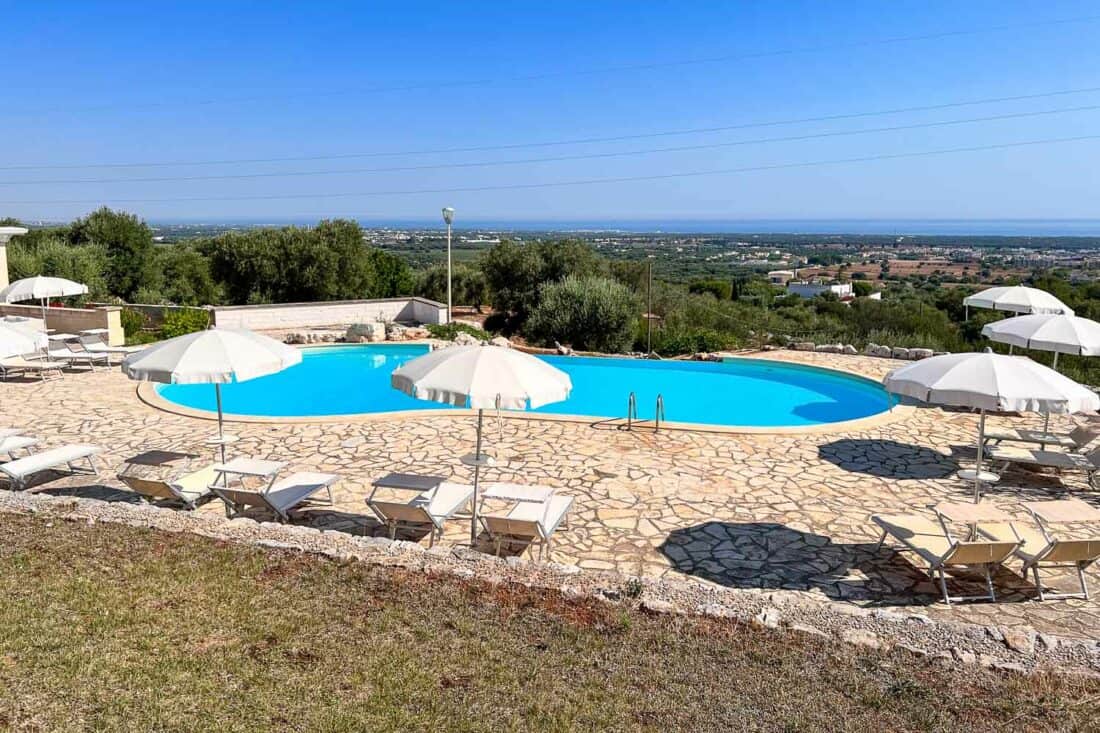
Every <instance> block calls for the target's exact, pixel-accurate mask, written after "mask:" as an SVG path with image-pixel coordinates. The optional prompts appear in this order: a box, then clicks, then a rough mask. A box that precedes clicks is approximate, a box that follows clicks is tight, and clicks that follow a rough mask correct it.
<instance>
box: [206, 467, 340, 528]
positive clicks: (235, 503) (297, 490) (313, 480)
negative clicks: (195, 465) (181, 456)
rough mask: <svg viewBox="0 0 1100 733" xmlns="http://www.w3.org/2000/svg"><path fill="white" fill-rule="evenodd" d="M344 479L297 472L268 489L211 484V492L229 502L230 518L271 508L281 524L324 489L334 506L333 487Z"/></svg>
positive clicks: (227, 507) (324, 474)
mask: <svg viewBox="0 0 1100 733" xmlns="http://www.w3.org/2000/svg"><path fill="white" fill-rule="evenodd" d="M339 479H340V477H339V476H337V475H336V474H332V473H310V472H302V473H295V474H291V475H290V476H287V477H286V478H283V479H278V480H276V481H275V482H274V483H272V484H271V485H270V486H268V487H267V488H264V489H250V488H247V487H245V486H244V485H242V484H233V485H229V486H221V485H217V484H214V483H211V484H210V486H209V489H210V490H211V491H212V492H214V494H215V495H216V496H217V497H218V498H219V499H221V500H222V501H223V502H225V514H226V516H227V517H230V518H232V517H235V516H237V515H238V514H240V513H241V512H243V511H244V510H246V509H247V508H248V507H261V508H264V509H269V510H270V511H271V512H273V513H274V514H275V516H276V517H277V518H278V519H279V521H282V522H286V521H289V520H290V511H291V510H292V509H294V508H295V507H296V506H298V505H299V504H301V503H302V502H303V501H305V500H306V499H308V498H309V497H311V496H313V495H314V494H316V493H317V492H318V491H321V490H322V489H324V490H327V491H328V503H329V504H332V503H333V499H332V485H333V484H334V483H336V482H337V481H338V480H339Z"/></svg>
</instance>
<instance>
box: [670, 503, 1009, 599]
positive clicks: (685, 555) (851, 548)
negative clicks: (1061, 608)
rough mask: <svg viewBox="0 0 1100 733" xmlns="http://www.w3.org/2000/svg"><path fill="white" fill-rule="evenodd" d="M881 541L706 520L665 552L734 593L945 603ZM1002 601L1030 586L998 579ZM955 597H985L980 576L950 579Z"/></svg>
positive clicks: (678, 565) (675, 563)
mask: <svg viewBox="0 0 1100 733" xmlns="http://www.w3.org/2000/svg"><path fill="white" fill-rule="evenodd" d="M877 547H878V543H877V542H867V543H851V544H844V543H836V542H833V541H832V540H831V539H830V538H828V537H824V536H822V535H819V534H813V533H811V532H802V531H799V530H796V529H792V528H790V527H787V526H786V525H782V524H775V523H769V522H748V523H742V524H736V523H731V522H718V521H714V522H706V523H704V524H698V525H695V526H693V527H687V528H685V529H678V530H675V531H673V532H671V533H669V535H668V537H667V538H666V539H665V541H664V542H663V543H661V545H660V546H659V547H658V550H660V551H661V553H662V554H663V555H664V556H665V557H666V558H668V559H669V561H670V562H671V564H672V567H673V568H674V569H676V570H678V571H680V572H681V573H684V574H686V575H691V576H694V577H696V578H701V579H704V580H707V581H710V582H712V583H718V584H720V585H725V586H728V587H731V588H763V589H775V590H812V589H817V590H819V591H820V592H822V593H823V594H824V595H825V596H827V597H828V598H831V599H834V600H846V601H859V602H863V603H867V604H869V605H907V604H920V605H927V604H931V603H936V602H941V601H942V597H941V596H940V595H939V589H938V587H936V585H934V584H933V583H932V582H930V581H929V579H928V575H927V573H926V572H925V571H924V570H923V567H918V566H915V565H914V564H913V563H912V562H910V558H909V557H908V556H907V555H905V554H902V553H899V552H897V551H896V550H894V549H892V548H891V547H890V546H889V542H887V545H885V546H884V547H883V548H882V549H881V550H879V549H877ZM994 585H995V589H996V592H997V599H998V601H1000V600H1005V601H1021V600H1025V599H1027V598H1028V597H1029V593H1028V592H1026V589H1027V588H1028V586H1027V584H1026V582H1025V581H1023V580H1022V579H1021V578H1020V577H1019V576H1016V575H1014V574H1013V573H1011V572H1009V571H1001V572H1000V573H998V574H997V575H996V576H995V578H994ZM948 587H949V589H950V590H951V592H952V594H956V595H959V594H965V595H973V594H976V593H981V592H984V589H985V581H984V579H983V578H982V577H980V576H979V575H978V574H977V573H974V574H970V573H959V574H956V575H953V576H952V575H949V576H948Z"/></svg>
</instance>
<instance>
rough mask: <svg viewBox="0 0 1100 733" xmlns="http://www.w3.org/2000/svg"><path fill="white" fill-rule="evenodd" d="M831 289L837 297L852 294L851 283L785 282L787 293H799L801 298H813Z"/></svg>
mask: <svg viewBox="0 0 1100 733" xmlns="http://www.w3.org/2000/svg"><path fill="white" fill-rule="evenodd" d="M830 290H831V291H832V292H834V293H836V294H837V297H839V298H845V297H847V296H849V295H851V294H852V285H851V283H841V284H839V285H820V284H818V283H787V293H788V294H794V295H800V296H802V297H803V298H813V297H816V296H818V295H821V294H822V293H827V292H829V291H830Z"/></svg>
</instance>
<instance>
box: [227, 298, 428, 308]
mask: <svg viewBox="0 0 1100 733" xmlns="http://www.w3.org/2000/svg"><path fill="white" fill-rule="evenodd" d="M408 301H416V302H418V303H424V304H426V305H430V306H432V307H433V308H446V307H447V304H446V303H437V302H436V301H434V300H430V299H428V298H422V297H421V296H419V295H405V296H398V297H395V298H362V299H359V300H320V301H304V302H299V303H256V304H253V305H218V306H212V307H213V309H214V310H220V311H248V310H261V309H263V310H267V309H271V308H301V307H310V308H315V307H323V306H330V305H362V304H367V305H369V304H371V303H403V302H408Z"/></svg>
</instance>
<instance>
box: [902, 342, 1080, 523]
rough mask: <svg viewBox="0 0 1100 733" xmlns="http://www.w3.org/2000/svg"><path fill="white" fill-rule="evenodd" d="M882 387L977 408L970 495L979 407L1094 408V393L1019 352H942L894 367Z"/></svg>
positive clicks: (981, 440)
mask: <svg viewBox="0 0 1100 733" xmlns="http://www.w3.org/2000/svg"><path fill="white" fill-rule="evenodd" d="M882 383H883V385H884V386H885V387H886V389H887V390H889V391H890V392H893V393H895V394H899V395H904V396H906V397H912V398H914V399H918V400H920V401H922V402H929V403H932V404H936V405H949V406H952V407H972V408H977V409H978V410H980V411H981V417H980V418H979V421H978V457H977V470H976V471H975V478H974V500H975V501H977V500H978V498H979V491H980V486H981V474H982V460H983V458H984V453H985V446H984V444H985V412H986V410H997V411H1002V412H1007V411H1012V412H1045V413H1048V414H1049V413H1051V412H1054V413H1059V414H1067V413H1072V412H1089V411H1095V410H1097V409H1100V396H1097V394H1096V393H1095V392H1093V391H1092V390H1090V389H1088V388H1086V387H1083V386H1081V385H1080V384H1077V382H1074V381H1073V380H1072V379H1069V378H1068V377H1064V376H1062V375H1061V374H1059V373H1058V372H1056V371H1054V370H1053V369H1051V368H1049V367H1045V366H1043V365H1042V364H1039V363H1036V362H1034V361H1032V360H1031V359H1028V358H1027V357H1024V356H1005V355H1003V354H994V353H992V352H988V351H987V352H984V353H977V354H975V353H969V354H947V355H945V356H934V357H932V358H931V359H923V360H921V361H918V362H914V363H912V364H909V365H907V366H903V367H901V368H899V369H895V370H894V371H892V372H890V373H889V374H887V375H886V377H885V378H884V379H883V380H882Z"/></svg>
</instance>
